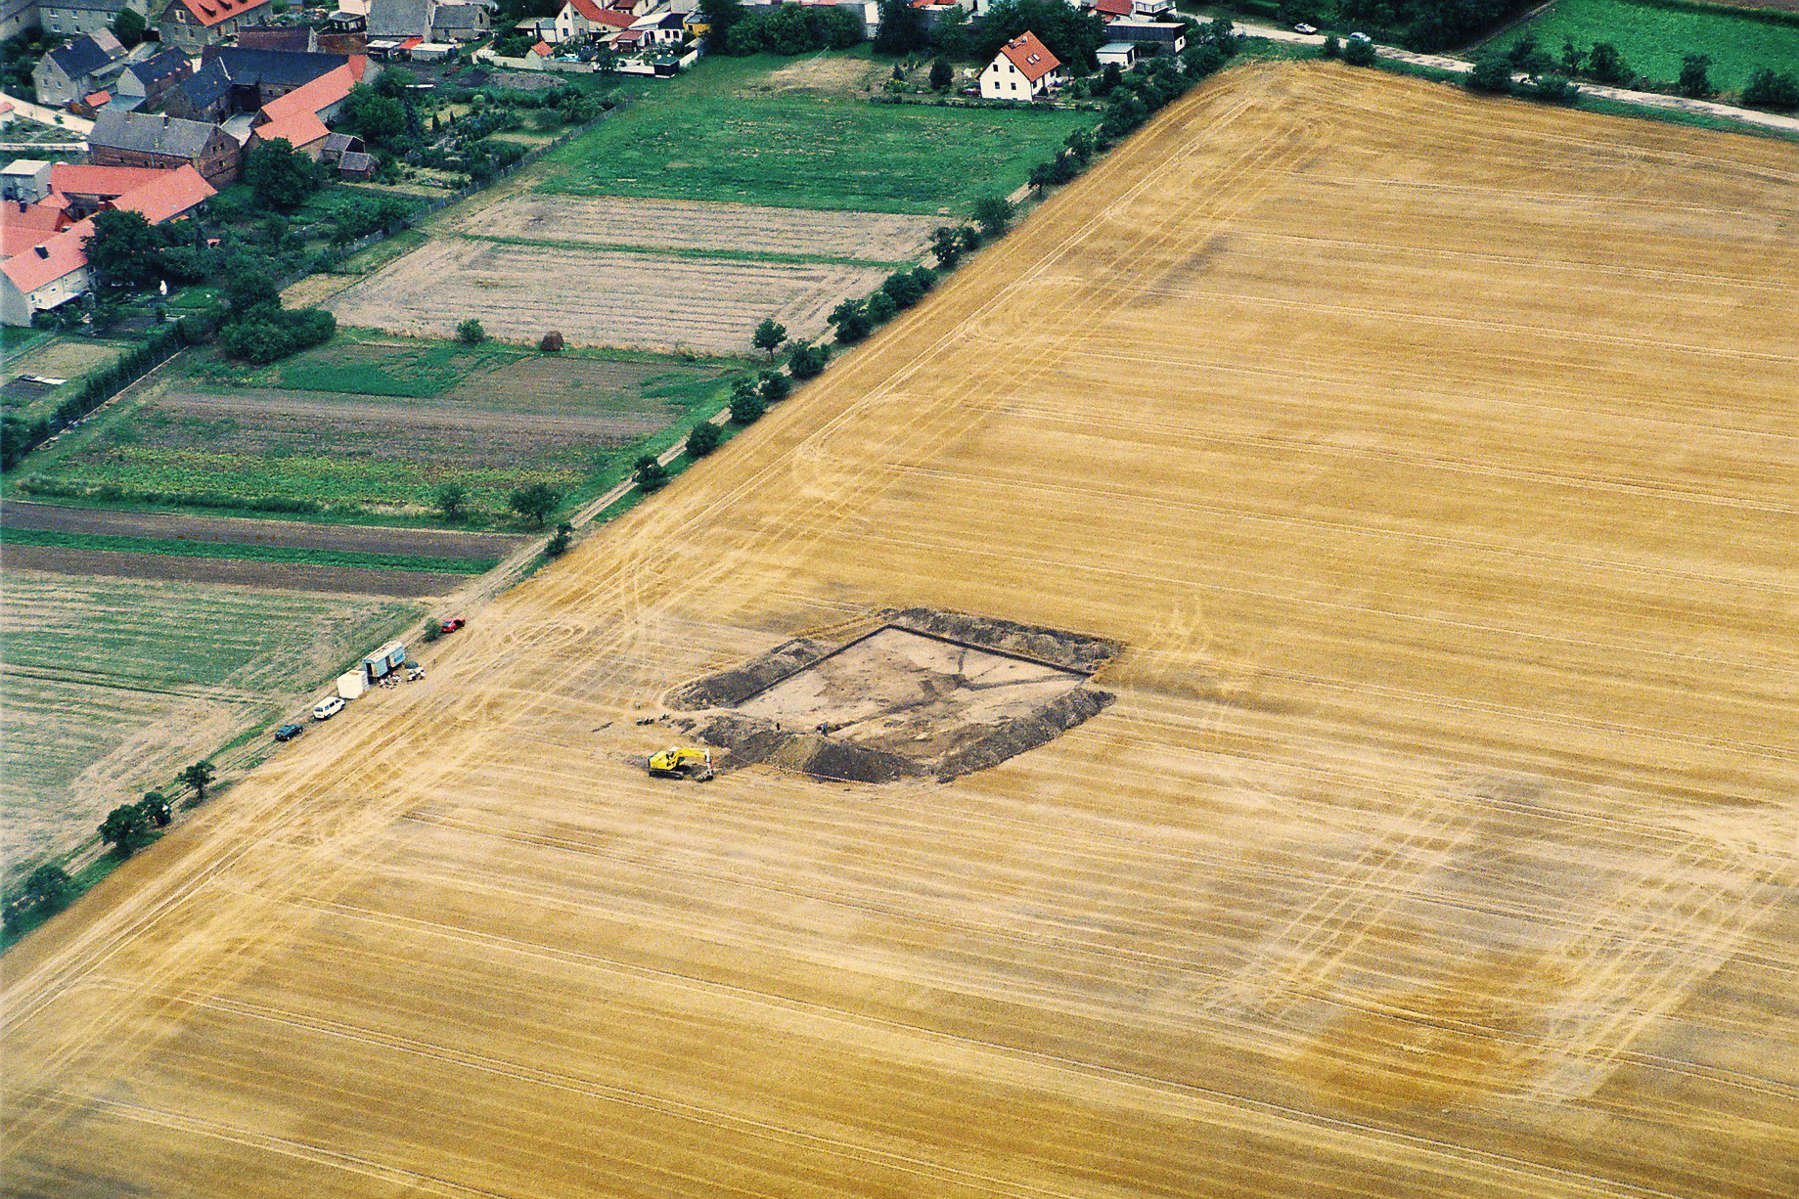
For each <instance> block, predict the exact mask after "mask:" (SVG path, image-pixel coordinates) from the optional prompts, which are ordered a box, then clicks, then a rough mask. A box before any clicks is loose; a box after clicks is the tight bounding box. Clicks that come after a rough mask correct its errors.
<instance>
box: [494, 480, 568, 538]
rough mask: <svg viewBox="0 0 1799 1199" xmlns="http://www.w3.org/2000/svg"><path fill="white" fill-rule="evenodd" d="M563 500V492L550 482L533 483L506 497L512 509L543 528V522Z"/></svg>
mask: <svg viewBox="0 0 1799 1199" xmlns="http://www.w3.org/2000/svg"><path fill="white" fill-rule="evenodd" d="M561 502H562V493H561V492H559V491H557V490H556V489H555V488H554V487H551V486H550V485H549V484H548V483H532V484H530V485H529V486H526V487H520V488H519V489H518V490H516V491H514V492H513V493H512V494H511V495H509V496H507V497H506V503H507V504H508V505H509V506H510V507H511V508H512V510H513V511H514V512H516V513H518V514H519V515H520V516H522V517H524V518H525V519H526V520H528V521H530V522H531V523H532V524H534V525H536V526H537V527H538V528H540V529H541V528H543V522H544V521H546V520H548V519H550V513H552V512H554V511H556V505H557V504H559V503H561Z"/></svg>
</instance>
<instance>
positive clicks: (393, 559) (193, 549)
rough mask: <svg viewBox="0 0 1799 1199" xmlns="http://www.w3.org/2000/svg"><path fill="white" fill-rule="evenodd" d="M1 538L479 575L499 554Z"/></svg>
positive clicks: (16, 533)
mask: <svg viewBox="0 0 1799 1199" xmlns="http://www.w3.org/2000/svg"><path fill="white" fill-rule="evenodd" d="M0 544H5V545H56V546H66V547H68V548H70V549H79V550H109V551H111V552H113V553H125V554H174V555H177V556H180V557H186V558H232V559H236V560H238V561H243V562H294V563H299V564H302V565H306V566H348V567H352V568H354V569H359V570H421V571H430V572H433V573H437V574H465V575H478V574H483V573H485V572H486V571H487V570H488V568H490V567H492V566H493V565H494V564H495V563H496V562H498V561H499V559H498V558H489V559H486V560H482V559H476V558H439V557H430V556H426V555H420V554H365V553H356V552H353V551H347V550H318V549H306V548H302V547H298V546H286V545H242V544H238V543H236V542H228V541H192V540H179V539H174V538H167V537H118V536H113V535H110V534H104V533H62V532H58V531H55V530H52V529H9V528H6V527H4V526H0Z"/></svg>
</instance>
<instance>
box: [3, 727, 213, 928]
mask: <svg viewBox="0 0 1799 1199" xmlns="http://www.w3.org/2000/svg"><path fill="white" fill-rule="evenodd" d="M217 774H218V771H217V770H216V769H215V768H214V767H213V764H212V763H211V762H209V761H205V760H202V761H199V762H195V763H194V764H193V765H191V766H189V767H187V768H186V769H185V770H183V771H182V772H181V774H180V775H179V776H178V780H179V781H180V782H181V783H182V784H183V785H185V786H187V787H188V788H190V789H191V790H192V791H193V793H194V799H193V802H194V803H195V804H199V803H204V802H205V801H206V788H207V787H209V786H210V785H211V784H212V780H213V779H214V778H215V777H217ZM174 818H175V809H174V807H173V805H171V804H170V803H169V801H168V798H167V797H166V796H164V795H163V793H162V792H160V791H146V792H145V793H144V797H143V798H142V799H140V800H138V801H136V802H135V803H124V804H120V805H119V806H118V807H116V808H114V809H113V810H112V811H110V812H108V813H107V814H106V819H105V820H103V821H101V823H100V827H99V832H100V842H101V844H103V845H106V846H109V847H110V848H111V850H112V852H113V854H114V855H115V856H116V857H119V858H128V857H130V856H131V855H132V854H134V853H136V852H137V851H138V850H140V849H142V848H144V847H145V846H146V845H149V844H150V843H151V842H152V841H154V840H156V834H157V831H158V830H160V829H164V828H167V827H168V826H169V824H170V823H171V822H172V821H173V820H174ZM74 898H75V881H74V880H73V879H72V878H70V877H69V873H68V871H67V870H65V869H63V868H62V867H61V866H57V865H45V866H39V867H38V868H37V869H36V870H34V871H32V872H31V874H30V875H29V876H28V877H27V878H26V879H25V882H24V884H23V885H22V886H20V888H19V890H18V893H17V894H15V895H11V896H8V897H7V900H6V902H5V904H4V905H3V906H4V917H5V927H6V931H7V932H9V933H18V932H21V931H23V930H25V929H27V928H29V927H31V926H32V925H35V924H38V923H41V922H42V921H44V920H46V919H48V918H49V917H51V916H54V915H55V914H56V913H57V912H60V911H62V910H63V909H64V908H66V907H68V906H69V904H70V903H71V902H72V901H73V900H74Z"/></svg>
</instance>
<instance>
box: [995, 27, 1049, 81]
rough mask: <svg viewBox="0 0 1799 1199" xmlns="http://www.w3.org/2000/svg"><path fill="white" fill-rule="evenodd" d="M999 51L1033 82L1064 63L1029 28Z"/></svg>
mask: <svg viewBox="0 0 1799 1199" xmlns="http://www.w3.org/2000/svg"><path fill="white" fill-rule="evenodd" d="M999 52H1000V53H1001V54H1004V55H1005V56H1006V57H1007V58H1008V59H1010V60H1011V63H1012V65H1013V66H1015V67H1017V68H1018V70H1019V71H1020V73H1022V74H1023V75H1024V77H1025V78H1026V79H1028V80H1030V81H1031V82H1032V83H1035V82H1037V81H1038V80H1039V79H1041V78H1043V77H1044V76H1045V75H1047V74H1049V73H1050V72H1051V71H1053V70H1055V69H1056V68H1057V67H1059V66H1061V65H1062V60H1061V59H1059V58H1057V57H1056V56H1055V55H1054V54H1051V53H1050V52H1049V47H1048V46H1046V45H1044V44H1043V43H1042V42H1040V41H1038V40H1037V35H1036V34H1034V33H1032V32H1030V31H1029V30H1026V31H1025V32H1023V33H1021V34H1019V35H1018V36H1017V37H1015V38H1013V39H1012V40H1011V41H1009V42H1007V43H1006V44H1005V45H1003V46H1001V47H1000V49H999Z"/></svg>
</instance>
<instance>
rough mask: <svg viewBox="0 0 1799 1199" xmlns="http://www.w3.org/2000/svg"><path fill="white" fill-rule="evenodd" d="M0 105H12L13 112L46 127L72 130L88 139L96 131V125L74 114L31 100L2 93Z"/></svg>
mask: <svg viewBox="0 0 1799 1199" xmlns="http://www.w3.org/2000/svg"><path fill="white" fill-rule="evenodd" d="M0 103H5V104H10V105H12V106H13V111H14V112H16V113H18V114H19V115H20V116H22V117H27V118H29V119H31V120H33V121H37V122H39V123H41V124H44V125H55V126H58V127H59V128H62V129H70V130H73V131H74V132H76V133H79V134H80V135H81V136H83V137H86V136H87V135H88V134H90V133H92V132H93V131H94V123H93V122H92V121H90V120H87V119H86V118H84V117H78V116H76V115H74V114H73V113H67V112H59V111H58V110H56V109H54V108H45V107H44V106H43V105H42V104H33V103H32V102H31V101H29V100H21V99H19V98H18V97H17V96H9V95H7V94H6V93H5V92H0Z"/></svg>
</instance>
